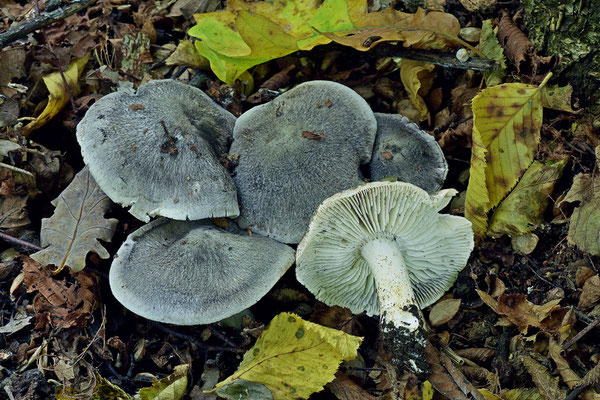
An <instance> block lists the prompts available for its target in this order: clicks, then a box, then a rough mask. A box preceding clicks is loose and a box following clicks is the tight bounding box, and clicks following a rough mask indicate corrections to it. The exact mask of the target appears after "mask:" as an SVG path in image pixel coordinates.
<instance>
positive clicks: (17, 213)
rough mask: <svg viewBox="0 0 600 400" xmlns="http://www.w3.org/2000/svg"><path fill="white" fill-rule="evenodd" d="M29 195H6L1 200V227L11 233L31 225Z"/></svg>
mask: <svg viewBox="0 0 600 400" xmlns="http://www.w3.org/2000/svg"><path fill="white" fill-rule="evenodd" d="M29 223H30V221H29V217H28V216H27V196H11V197H4V198H2V199H1V200H0V229H2V230H3V231H4V232H5V233H7V234H9V235H10V234H11V233H14V232H15V231H17V230H18V229H19V228H23V227H25V226H27V225H29Z"/></svg>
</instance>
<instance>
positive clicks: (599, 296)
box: [577, 275, 600, 310]
mask: <svg viewBox="0 0 600 400" xmlns="http://www.w3.org/2000/svg"><path fill="white" fill-rule="evenodd" d="M598 301H600V276H598V275H594V276H592V277H591V278H588V279H586V280H585V283H584V284H583V290H582V291H581V295H580V296H579V303H578V304H577V307H579V308H580V309H582V310H587V309H590V308H592V307H594V306H595V305H596V303H598Z"/></svg>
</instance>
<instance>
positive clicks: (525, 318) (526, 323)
mask: <svg viewBox="0 0 600 400" xmlns="http://www.w3.org/2000/svg"><path fill="white" fill-rule="evenodd" d="M560 301H561V299H556V300H552V301H549V302H547V303H545V304H542V305H539V306H538V305H536V304H533V303H531V302H530V301H528V300H527V297H526V296H524V295H522V294H503V295H502V296H500V297H499V298H498V311H497V313H498V314H499V315H502V316H505V317H506V318H508V320H509V321H510V322H512V323H513V324H515V325H517V327H518V328H519V330H520V331H521V332H522V333H523V334H527V331H528V329H529V328H530V327H536V328H540V329H542V330H544V331H547V332H558V330H560V328H561V326H562V325H561V323H562V321H563V318H564V316H565V315H566V313H567V310H566V309H564V308H562V307H560V306H559V305H558V303H560Z"/></svg>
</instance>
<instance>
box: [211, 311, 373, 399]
mask: <svg viewBox="0 0 600 400" xmlns="http://www.w3.org/2000/svg"><path fill="white" fill-rule="evenodd" d="M361 341H362V338H359V337H356V336H352V335H348V334H346V333H344V332H342V331H338V330H335V329H331V328H325V327H322V326H320V325H317V324H313V323H311V322H307V321H304V320H303V319H301V318H300V317H298V316H296V315H294V314H289V313H281V314H279V315H277V316H276V317H275V318H273V320H272V321H271V323H270V324H269V326H268V327H267V328H266V329H265V331H264V332H263V333H262V335H261V336H260V337H259V338H258V340H257V341H256V344H255V345H254V347H252V348H251V349H250V350H248V351H247V352H246V354H245V355H244V360H243V361H242V363H241V364H240V366H239V367H238V370H237V371H236V372H235V373H234V374H233V375H231V376H230V377H228V378H227V379H225V380H224V381H222V382H219V383H218V384H217V385H216V388H217V389H218V388H222V387H224V386H225V385H228V384H230V383H232V382H237V381H240V380H246V381H252V382H258V383H261V384H263V385H265V386H266V387H267V388H268V389H269V390H270V391H271V393H272V394H273V398H274V399H275V400H278V399H279V400H283V399H306V398H308V397H309V396H310V395H311V394H312V393H314V392H318V391H320V390H322V389H323V385H325V384H326V383H328V382H331V381H332V380H333V379H334V377H335V375H334V374H335V372H336V371H337V369H338V367H339V364H340V363H341V362H342V360H353V359H354V358H355V357H356V352H357V350H358V346H360V343H361Z"/></svg>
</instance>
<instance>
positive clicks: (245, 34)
mask: <svg viewBox="0 0 600 400" xmlns="http://www.w3.org/2000/svg"><path fill="white" fill-rule="evenodd" d="M367 10H368V7H367V1H366V0H359V1H347V0H325V1H318V0H303V1H284V0H275V1H269V2H265V1H259V2H245V1H243V0H230V1H228V2H227V9H226V10H225V11H220V12H216V13H205V14H196V15H194V17H195V19H196V25H195V26H194V27H193V28H192V29H190V30H189V32H188V33H189V34H190V35H191V36H194V37H197V38H199V39H201V40H199V41H197V42H196V49H197V50H198V51H199V53H200V54H202V56H204V57H206V58H207V59H209V60H210V64H211V69H212V70H213V72H214V73H215V74H216V75H217V77H219V79H221V80H223V81H225V82H226V83H229V84H232V83H233V82H234V81H235V80H236V79H237V78H239V77H240V76H241V75H242V74H243V73H244V72H245V71H246V70H248V69H249V68H250V67H253V66H255V65H257V64H261V63H263V62H266V61H269V60H272V59H275V58H278V57H283V56H285V55H287V54H290V53H293V52H295V51H297V50H310V49H312V48H313V47H314V46H317V45H319V44H326V43H329V42H331V41H332V40H333V41H336V42H338V43H341V44H344V45H347V46H352V47H354V48H356V49H358V50H369V49H370V48H371V47H373V46H374V45H376V44H377V43H379V42H381V41H384V40H388V41H389V40H392V41H402V42H404V45H405V46H406V47H409V46H411V47H417V48H428V49H444V48H447V47H449V46H452V43H455V42H456V41H457V40H458V39H457V35H458V33H459V30H460V24H459V23H458V20H457V19H456V18H455V17H454V16H453V15H451V14H446V13H442V12H429V13H428V12H426V11H424V10H422V9H419V10H418V11H417V12H416V13H415V14H407V13H402V12H399V11H396V10H394V9H393V7H388V8H386V9H384V10H382V11H379V12H371V13H368V12H367Z"/></svg>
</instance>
